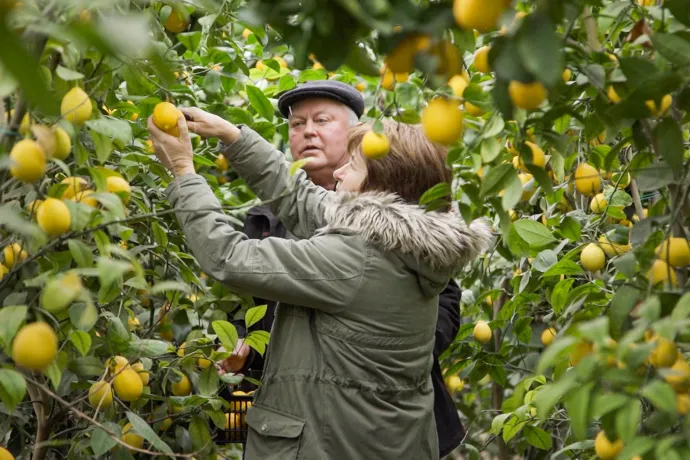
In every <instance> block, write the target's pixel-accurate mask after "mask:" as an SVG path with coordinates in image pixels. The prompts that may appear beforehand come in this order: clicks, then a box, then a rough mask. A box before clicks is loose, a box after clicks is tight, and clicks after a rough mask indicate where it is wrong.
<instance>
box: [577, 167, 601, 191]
mask: <svg viewBox="0 0 690 460" xmlns="http://www.w3.org/2000/svg"><path fill="white" fill-rule="evenodd" d="M575 188H576V189H577V191H578V192H580V193H581V194H583V195H585V196H592V195H594V194H595V193H597V192H598V191H599V190H600V189H601V176H600V175H599V171H597V170H596V169H595V168H594V167H593V166H590V165H588V164H587V163H581V164H580V165H579V166H578V167H577V169H576V170H575Z"/></svg>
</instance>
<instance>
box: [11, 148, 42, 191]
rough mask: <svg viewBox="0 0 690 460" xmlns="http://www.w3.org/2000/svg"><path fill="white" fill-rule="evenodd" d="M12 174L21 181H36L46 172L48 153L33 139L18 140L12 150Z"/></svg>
mask: <svg viewBox="0 0 690 460" xmlns="http://www.w3.org/2000/svg"><path fill="white" fill-rule="evenodd" d="M10 160H11V166H10V174H12V177H14V178H16V179H17V180H19V181H21V182H26V183H29V182H35V181H37V180H38V179H40V178H41V177H43V174H44V173H45V172H46V155H45V153H44V152H43V149H42V148H41V146H40V145H39V144H38V143H37V142H35V141H32V140H29V139H23V140H21V141H19V142H17V143H16V144H15V145H14V147H12V151H11V152H10Z"/></svg>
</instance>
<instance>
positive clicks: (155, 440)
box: [127, 411, 173, 455]
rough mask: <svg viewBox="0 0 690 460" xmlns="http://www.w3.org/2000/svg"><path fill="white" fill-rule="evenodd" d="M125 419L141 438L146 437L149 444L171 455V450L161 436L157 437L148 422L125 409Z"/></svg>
mask: <svg viewBox="0 0 690 460" xmlns="http://www.w3.org/2000/svg"><path fill="white" fill-rule="evenodd" d="M127 419H128V420H129V423H131V424H132V429H133V431H134V432H135V433H137V434H139V436H141V437H142V438H144V439H146V440H147V441H148V442H149V443H150V444H151V446H153V447H154V448H156V449H158V450H159V451H161V452H164V453H166V454H170V455H173V451H172V449H171V448H170V446H169V445H167V444H166V443H165V442H163V440H162V439H161V438H159V437H158V435H157V434H156V432H155V431H153V429H152V428H151V427H150V426H149V424H148V423H146V421H145V420H144V419H142V418H141V417H139V416H138V415H136V414H135V413H134V412H130V411H127Z"/></svg>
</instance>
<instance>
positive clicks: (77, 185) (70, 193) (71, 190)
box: [60, 177, 89, 199]
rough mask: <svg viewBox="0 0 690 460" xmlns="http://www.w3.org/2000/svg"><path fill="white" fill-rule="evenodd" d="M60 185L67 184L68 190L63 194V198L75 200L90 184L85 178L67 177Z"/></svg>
mask: <svg viewBox="0 0 690 460" xmlns="http://www.w3.org/2000/svg"><path fill="white" fill-rule="evenodd" d="M60 183H61V184H67V188H66V189H65V191H63V192H62V198H64V199H70V198H74V197H75V196H76V195H77V193H79V192H81V191H82V190H84V189H86V188H87V187H88V186H89V183H88V182H87V181H86V179H84V178H83V177H66V178H64V179H63V180H62V182H60Z"/></svg>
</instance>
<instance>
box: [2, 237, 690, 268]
mask: <svg viewBox="0 0 690 460" xmlns="http://www.w3.org/2000/svg"><path fill="white" fill-rule="evenodd" d="M656 255H657V257H659V258H660V259H661V260H663V261H665V262H667V263H668V264H670V265H671V266H672V267H676V268H680V267H685V266H686V265H688V264H690V243H688V240H686V239H685V238H681V237H675V236H673V237H670V238H668V239H667V240H666V241H664V242H663V243H661V244H660V245H659V246H658V247H657V248H656ZM8 266H9V265H8ZM10 268H11V267H10Z"/></svg>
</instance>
